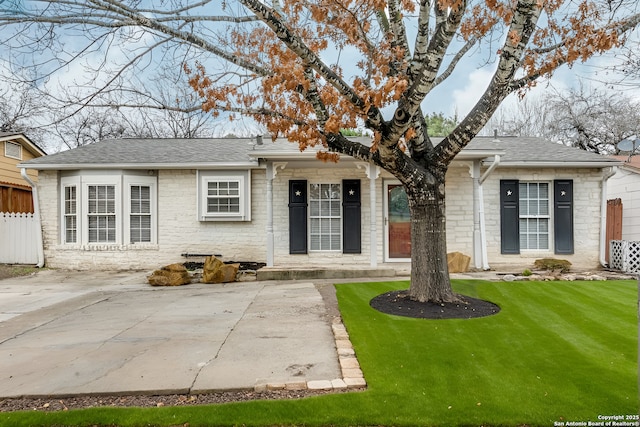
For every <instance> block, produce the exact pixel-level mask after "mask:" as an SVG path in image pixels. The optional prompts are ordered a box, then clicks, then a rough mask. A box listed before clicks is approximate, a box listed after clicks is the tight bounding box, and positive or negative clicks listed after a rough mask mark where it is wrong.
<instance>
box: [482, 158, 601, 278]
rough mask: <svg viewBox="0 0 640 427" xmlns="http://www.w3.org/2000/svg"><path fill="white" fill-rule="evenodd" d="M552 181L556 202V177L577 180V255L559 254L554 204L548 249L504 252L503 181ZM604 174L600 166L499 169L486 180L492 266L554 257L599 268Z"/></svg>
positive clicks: (575, 232) (575, 225)
mask: <svg viewBox="0 0 640 427" xmlns="http://www.w3.org/2000/svg"><path fill="white" fill-rule="evenodd" d="M501 179H519V180H520V181H536V182H545V181H546V182H549V185H550V187H549V190H550V193H551V194H550V195H549V197H550V198H551V202H552V203H553V180H554V179H572V180H573V215H574V224H573V227H574V231H573V235H574V252H575V253H574V254H573V255H564V254H562V255H556V254H555V253H554V249H553V205H551V207H550V209H551V223H550V225H549V228H550V236H549V239H550V245H551V248H550V249H549V250H548V251H521V253H520V254H518V255H502V254H501V253H500V180H501ZM601 191H602V173H601V171H600V170H597V169H563V170H562V171H560V173H558V172H557V171H552V170H545V169H533V168H532V169H522V168H519V169H506V168H497V169H496V170H495V171H494V172H493V173H492V175H491V177H490V178H489V179H488V180H487V181H486V182H485V183H484V204H485V217H486V231H487V251H488V258H489V265H490V266H492V267H497V266H508V265H514V266H522V265H533V261H534V260H536V259H538V258H545V257H552V258H560V259H566V260H568V261H570V262H571V263H572V265H573V267H574V268H576V269H587V268H589V269H590V268H596V267H598V265H599V258H600V218H601V212H600V209H601V204H600V196H601Z"/></svg>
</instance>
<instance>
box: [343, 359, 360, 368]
mask: <svg viewBox="0 0 640 427" xmlns="http://www.w3.org/2000/svg"><path fill="white" fill-rule="evenodd" d="M338 360H339V362H340V367H341V368H342V369H352V368H353V369H355V368H357V369H360V364H359V363H358V359H356V358H355V357H340V358H339V359H338Z"/></svg>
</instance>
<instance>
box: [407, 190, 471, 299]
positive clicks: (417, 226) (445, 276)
mask: <svg viewBox="0 0 640 427" xmlns="http://www.w3.org/2000/svg"><path fill="white" fill-rule="evenodd" d="M423 185H424V184H423ZM444 188H445V187H444V183H437V184H435V185H426V186H424V187H422V188H421V189H420V190H421V191H418V192H413V191H411V190H410V189H408V190H407V197H408V198H409V208H410V212H411V287H410V289H409V297H410V298H411V299H413V300H415V301H420V302H427V301H428V302H436V303H446V302H457V301H460V299H459V297H458V295H457V294H455V293H454V292H453V290H452V289H451V281H450V279H449V267H448V265H447V236H446V217H445V191H444Z"/></svg>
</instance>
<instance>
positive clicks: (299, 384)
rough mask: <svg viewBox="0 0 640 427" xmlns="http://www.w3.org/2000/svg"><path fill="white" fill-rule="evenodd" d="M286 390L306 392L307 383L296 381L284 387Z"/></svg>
mask: <svg viewBox="0 0 640 427" xmlns="http://www.w3.org/2000/svg"><path fill="white" fill-rule="evenodd" d="M284 388H285V390H306V389H307V382H306V381H295V382H288V383H286V384H285V385H284Z"/></svg>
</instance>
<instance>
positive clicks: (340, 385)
mask: <svg viewBox="0 0 640 427" xmlns="http://www.w3.org/2000/svg"><path fill="white" fill-rule="evenodd" d="M331 386H332V387H333V388H334V389H335V390H342V389H345V388H347V383H345V382H344V380H343V379H342V378H336V379H335V380H331Z"/></svg>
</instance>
